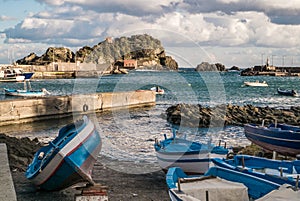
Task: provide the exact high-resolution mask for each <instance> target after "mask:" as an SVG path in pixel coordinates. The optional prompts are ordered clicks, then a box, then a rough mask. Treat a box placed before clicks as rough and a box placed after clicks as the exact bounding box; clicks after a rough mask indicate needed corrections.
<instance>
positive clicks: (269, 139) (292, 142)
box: [244, 124, 300, 156]
mask: <svg viewBox="0 0 300 201" xmlns="http://www.w3.org/2000/svg"><path fill="white" fill-rule="evenodd" d="M244 129H245V136H246V137H247V138H248V139H249V140H250V141H252V142H253V143H255V144H257V145H259V146H261V147H262V148H264V149H266V150H270V151H276V152H278V153H280V154H283V155H291V156H296V155H297V154H300V132H295V131H291V130H282V129H280V128H267V127H259V126H255V125H250V124H246V125H245V126H244Z"/></svg>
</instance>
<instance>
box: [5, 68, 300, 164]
mask: <svg viewBox="0 0 300 201" xmlns="http://www.w3.org/2000/svg"><path fill="white" fill-rule="evenodd" d="M255 80H259V81H266V82H267V83H268V84H269V87H245V86H243V82H244V81H255ZM31 85H32V88H33V89H40V88H46V89H47V90H48V91H49V92H51V94H53V95H71V94H83V93H94V92H113V91H131V90H138V89H150V88H151V87H153V86H155V85H159V86H160V87H162V88H164V89H165V94H164V95H157V104H156V106H154V107H152V108H145V109H133V110H124V111H115V112H113V113H99V114H97V115H96V116H97V119H96V124H97V127H98V129H99V132H100V134H101V137H102V139H103V149H102V154H104V155H106V156H109V157H112V158H115V159H118V160H131V161H133V160H134V161H135V162H137V163H138V162H142V161H147V162H155V161H156V157H155V152H154V149H153V143H154V141H153V140H154V139H155V138H158V139H162V136H163V134H164V133H166V134H167V135H171V127H170V125H169V124H168V123H167V122H166V120H165V119H162V118H161V114H162V113H163V112H165V110H166V109H167V108H168V107H169V106H170V105H173V104H176V103H196V104H202V105H204V106H213V105H216V104H229V103H231V104H237V105H246V104H252V105H256V106H270V107H279V108H281V107H290V106H299V103H300V102H299V97H285V96H280V95H277V91H276V90H277V88H278V87H281V88H285V89H295V90H299V91H300V78H299V77H269V76H268V77H267V76H266V77H265V76H259V77H242V76H239V73H238V72H226V73H215V72H201V73H198V72H195V71H192V70H180V71H179V72H155V71H131V72H130V73H129V74H126V75H112V76H102V77H99V78H89V79H82V78H78V79H58V80H52V79H48V80H33V81H32V82H31ZM22 87H23V86H22V84H21V83H0V88H1V90H0V99H12V98H9V97H5V95H4V92H3V90H2V88H22ZM71 121H72V118H66V119H58V120H52V121H46V122H39V123H31V124H24V125H21V128H20V126H19V125H18V126H17V125H16V126H9V127H8V126H5V127H0V129H1V132H5V133H7V134H9V135H14V136H28V137H38V138H40V139H43V140H45V141H49V140H52V139H53V138H55V136H56V135H57V132H58V130H59V128H61V127H62V126H63V125H65V124H66V123H70V122H71ZM180 129H181V130H182V131H184V132H185V133H187V134H188V137H189V138H192V139H193V140H199V141H203V140H207V139H208V138H209V136H212V139H213V141H214V142H217V141H218V140H222V141H226V142H227V144H229V145H231V146H233V145H247V144H249V141H248V140H247V139H246V138H245V137H244V134H243V128H241V127H228V128H225V129H223V128H220V129H214V130H212V129H200V130H195V129H191V128H183V127H181V128H180Z"/></svg>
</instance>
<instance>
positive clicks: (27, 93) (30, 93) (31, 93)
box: [4, 88, 50, 97]
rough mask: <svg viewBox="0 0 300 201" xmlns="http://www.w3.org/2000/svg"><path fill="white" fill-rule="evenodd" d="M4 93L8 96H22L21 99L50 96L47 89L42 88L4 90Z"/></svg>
mask: <svg viewBox="0 0 300 201" xmlns="http://www.w3.org/2000/svg"><path fill="white" fill-rule="evenodd" d="M4 93H5V95H7V96H20V97H40V96H46V95H49V94H50V93H49V92H48V91H47V90H46V89H45V88H42V89H40V90H23V89H7V88H4Z"/></svg>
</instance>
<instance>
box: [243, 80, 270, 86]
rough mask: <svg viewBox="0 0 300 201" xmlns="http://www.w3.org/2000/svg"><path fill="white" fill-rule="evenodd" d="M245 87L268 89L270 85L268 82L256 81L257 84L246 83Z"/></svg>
mask: <svg viewBox="0 0 300 201" xmlns="http://www.w3.org/2000/svg"><path fill="white" fill-rule="evenodd" d="M244 85H245V86H250V87H267V86H268V84H267V82H266V81H262V82H259V81H258V80H256V81H255V82H244Z"/></svg>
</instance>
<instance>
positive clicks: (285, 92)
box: [277, 88, 298, 96]
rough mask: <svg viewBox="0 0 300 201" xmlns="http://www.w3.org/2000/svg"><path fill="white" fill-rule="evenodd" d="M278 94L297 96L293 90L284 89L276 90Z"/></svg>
mask: <svg viewBox="0 0 300 201" xmlns="http://www.w3.org/2000/svg"><path fill="white" fill-rule="evenodd" d="M277 92H278V94H280V95H284V96H298V93H297V92H296V91H295V90H293V89H292V90H284V89H280V88H278V89H277Z"/></svg>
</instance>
